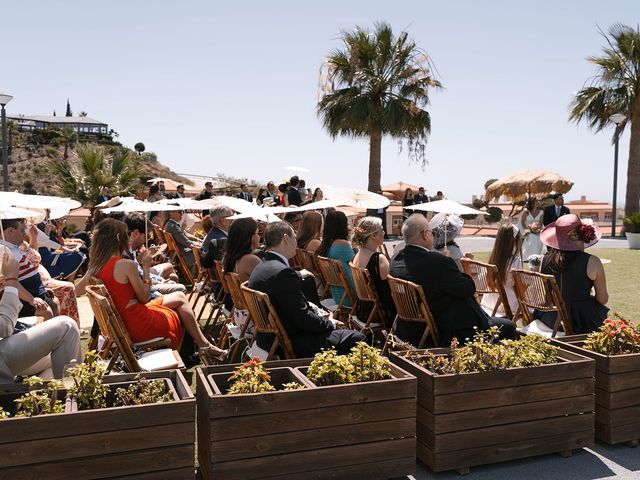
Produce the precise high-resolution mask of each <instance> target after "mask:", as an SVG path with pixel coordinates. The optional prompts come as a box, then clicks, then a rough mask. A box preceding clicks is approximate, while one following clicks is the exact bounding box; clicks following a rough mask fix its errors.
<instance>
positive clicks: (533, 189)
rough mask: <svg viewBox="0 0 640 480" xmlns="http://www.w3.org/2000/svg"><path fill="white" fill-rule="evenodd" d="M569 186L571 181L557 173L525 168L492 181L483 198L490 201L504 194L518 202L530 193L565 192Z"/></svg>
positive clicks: (540, 194) (571, 184)
mask: <svg viewBox="0 0 640 480" xmlns="http://www.w3.org/2000/svg"><path fill="white" fill-rule="evenodd" d="M571 187H573V182H570V181H569V180H567V179H566V178H564V177H562V176H560V175H558V174H557V173H552V172H544V171H542V170H527V171H525V172H520V173H515V174H513V175H509V176H508V177H504V178H501V179H500V180H497V181H495V182H493V183H492V184H491V185H489V187H488V188H487V191H486V192H485V194H484V198H485V200H486V201H487V202H490V201H492V200H497V199H499V198H500V197H501V196H505V197H507V198H508V199H510V200H511V201H513V202H519V201H522V200H525V199H526V198H527V197H529V196H532V195H537V196H542V195H548V194H549V193H551V192H558V193H567V192H568V191H569V190H571Z"/></svg>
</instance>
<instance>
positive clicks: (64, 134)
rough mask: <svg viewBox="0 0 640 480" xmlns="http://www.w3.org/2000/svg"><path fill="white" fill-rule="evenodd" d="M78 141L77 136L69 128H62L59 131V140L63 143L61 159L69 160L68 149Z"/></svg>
mask: <svg viewBox="0 0 640 480" xmlns="http://www.w3.org/2000/svg"><path fill="white" fill-rule="evenodd" d="M77 139H78V135H77V134H76V132H74V131H73V129H72V128H70V127H64V128H63V129H62V130H60V140H62V143H64V154H63V156H62V158H64V159H65V160H66V159H67V158H69V147H70V146H72V145H73V144H74V143H75V141H76V140H77Z"/></svg>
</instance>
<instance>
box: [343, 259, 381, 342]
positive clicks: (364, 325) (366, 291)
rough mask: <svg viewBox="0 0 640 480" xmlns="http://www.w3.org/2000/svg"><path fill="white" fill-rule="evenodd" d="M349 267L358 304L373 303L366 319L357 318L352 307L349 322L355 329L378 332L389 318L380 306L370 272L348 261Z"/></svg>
mask: <svg viewBox="0 0 640 480" xmlns="http://www.w3.org/2000/svg"><path fill="white" fill-rule="evenodd" d="M349 268H350V269H351V276H352V277H353V284H354V286H355V287H356V288H355V294H356V297H357V300H358V304H363V303H364V304H371V305H373V308H372V309H371V312H370V313H369V316H368V317H367V318H366V319H360V318H358V317H357V315H356V312H357V310H356V309H354V313H352V314H351V315H350V316H349V323H350V325H351V326H352V327H353V328H354V329H355V330H359V331H361V332H369V331H370V332H373V333H374V334H380V333H381V332H382V331H383V330H385V329H387V327H386V325H387V323H390V319H386V318H385V316H384V312H385V311H384V309H383V308H382V302H381V301H380V297H379V296H378V291H377V290H376V286H375V285H374V283H373V280H372V279H371V274H370V273H369V271H368V270H367V269H366V268H359V267H356V266H355V265H354V264H353V263H349Z"/></svg>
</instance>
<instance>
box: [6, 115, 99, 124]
mask: <svg viewBox="0 0 640 480" xmlns="http://www.w3.org/2000/svg"><path fill="white" fill-rule="evenodd" d="M8 118H10V119H12V120H18V121H20V120H24V121H27V122H28V121H32V122H42V123H74V124H76V123H88V124H92V125H106V123H104V122H101V121H100V120H95V119H93V118H90V117H65V116H59V117H58V116H54V115H8Z"/></svg>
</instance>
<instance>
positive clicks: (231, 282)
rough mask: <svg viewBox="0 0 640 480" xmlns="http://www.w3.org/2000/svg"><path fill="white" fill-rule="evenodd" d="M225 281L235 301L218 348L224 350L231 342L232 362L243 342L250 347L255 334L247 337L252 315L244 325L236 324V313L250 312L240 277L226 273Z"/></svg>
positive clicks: (230, 356)
mask: <svg viewBox="0 0 640 480" xmlns="http://www.w3.org/2000/svg"><path fill="white" fill-rule="evenodd" d="M224 279H225V283H226V285H227V288H228V289H229V293H230V294H231V298H232V299H233V310H232V312H231V315H230V317H229V319H228V320H227V322H226V323H225V324H224V326H223V327H222V333H221V335H220V341H219V342H218V347H220V348H222V349H224V348H226V347H227V343H228V342H231V345H230V346H229V347H230V351H229V359H230V360H232V359H234V358H235V355H236V354H237V353H238V349H239V348H240V346H241V345H242V341H244V342H246V345H250V344H251V343H252V340H253V338H254V337H253V334H251V335H247V330H248V328H249V326H250V324H251V313H249V314H248V318H246V320H245V322H244V324H242V325H241V326H238V325H237V324H236V314H235V313H236V311H238V310H241V311H247V312H248V308H247V306H246V302H245V299H244V295H243V293H242V288H241V282H240V276H239V275H238V274H237V273H234V272H231V273H225V274H224Z"/></svg>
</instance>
